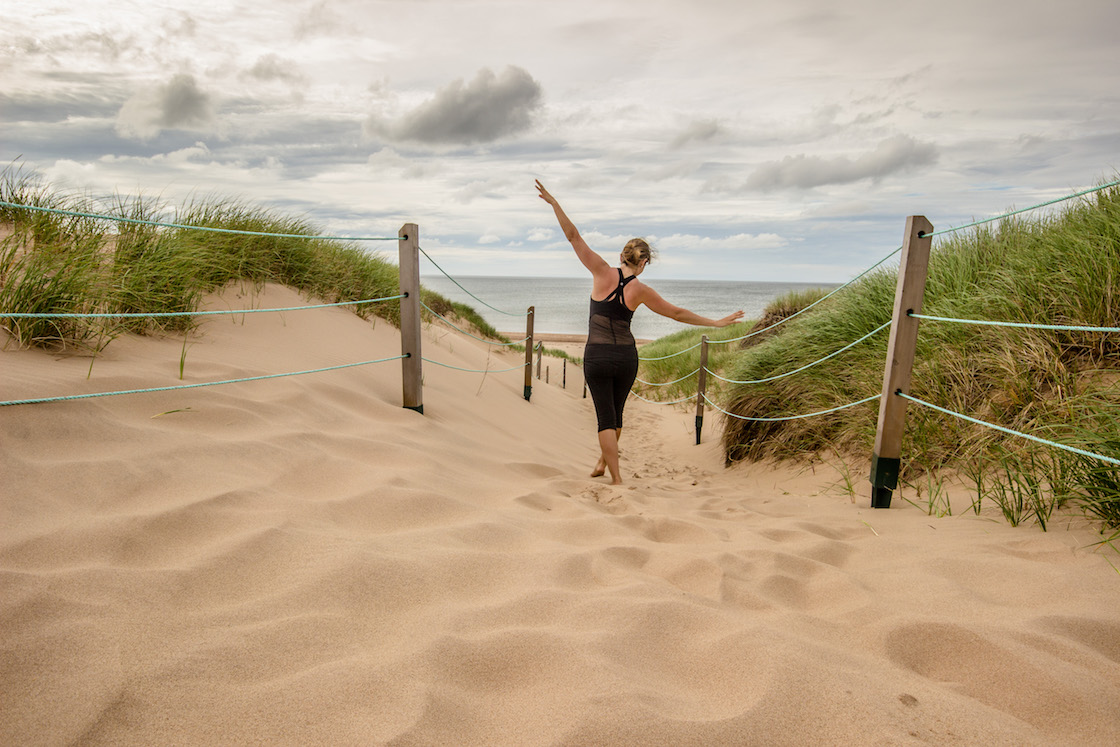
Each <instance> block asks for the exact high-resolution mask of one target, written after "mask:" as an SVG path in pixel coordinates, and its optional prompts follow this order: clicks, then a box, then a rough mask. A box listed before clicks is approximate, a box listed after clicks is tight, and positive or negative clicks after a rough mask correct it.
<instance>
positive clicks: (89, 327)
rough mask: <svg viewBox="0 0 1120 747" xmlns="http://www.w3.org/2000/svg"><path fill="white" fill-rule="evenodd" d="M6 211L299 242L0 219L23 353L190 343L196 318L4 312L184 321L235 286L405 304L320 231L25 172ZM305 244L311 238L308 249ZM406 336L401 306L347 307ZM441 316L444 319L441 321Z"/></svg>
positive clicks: (0, 252)
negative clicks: (164, 336)
mask: <svg viewBox="0 0 1120 747" xmlns="http://www.w3.org/2000/svg"><path fill="white" fill-rule="evenodd" d="M0 199H2V200H4V201H6V202H11V203H17V204H22V205H33V206H37V207H49V208H55V209H61V210H69V211H73V212H85V213H97V214H104V215H109V216H112V217H115V218H131V219H138V220H148V221H159V222H167V223H177V224H184V225H194V226H205V227H211V228H223V229H232V230H237V231H252V232H259V233H280V234H294V235H296V237H295V238H289V237H273V236H247V235H244V234H226V233H217V232H213V231H194V230H189V229H176V228H157V227H154V226H146V225H138V224H130V223H124V222H120V221H112V220H98V219H91V218H76V217H71V216H65V215H57V214H50V213H43V212H39V211H29V210H22V209H18V208H6V207H5V208H0V228H2V229H6V230H5V233H6V234H7V235H6V236H5V238H4V239H3V241H2V242H0V326H2V327H3V328H4V329H6V330H7V331H8V332H9V333H10V334H11V336H12V337H13V338H14V339H15V340H16V341H17V342H18V343H19V344H21V345H34V346H44V347H52V348H64V347H65V348H79V349H86V350H91V351H93V352H96V351H98V350H99V349H101V348H102V347H104V345H106V344H108V342H109V341H111V340H112V339H113V338H114V337H116V336H118V335H120V334H123V333H126V332H131V333H137V334H157V333H163V332H185V331H189V330H190V329H192V328H194V326H195V325H196V322H195V320H194V319H193V318H192V317H189V316H185V317H171V318H162V319H161V318H142V319H64V318H56V319H42V320H38V319H36V320H27V319H13V318H11V317H8V318H5V317H4V316H3V312H4V311H9V312H21V313H44V314H59V313H62V314H74V313H78V314H89V313H101V314H106V313H108V314H116V313H155V312H159V313H162V312H186V311H194V310H197V309H198V306H199V304H200V302H201V301H202V298H203V296H205V295H206V294H208V293H212V292H215V291H218V290H220V289H221V288H223V287H225V286H226V285H228V284H230V283H234V282H241V283H249V284H253V285H260V284H263V283H267V282H274V283H280V284H283V285H287V286H289V287H292V288H295V289H296V290H298V291H300V292H301V293H303V294H305V295H306V296H308V297H309V298H314V299H321V300H323V301H326V302H330V303H337V302H345V301H358V300H361V299H365V298H384V297H389V296H395V295H397V294H398V292H399V290H398V288H399V282H398V272H397V266H396V265H395V264H393V263H390V262H388V261H387V260H385V259H384V258H383V257H381V256H380V255H377V254H373V253H370V252H368V251H367V250H365V249H363V248H360V247H358V246H356V245H354V244H352V243H347V242H345V241H338V240H321V239H312V238H310V237H311V236H315V235H318V234H319V233H321V232H320V231H319V229H318V227H317V226H315V225H313V224H312V223H310V222H309V221H306V220H304V219H302V218H298V217H292V216H288V215H284V214H282V213H278V212H275V211H271V210H268V209H265V208H261V207H258V206H255V205H251V204H248V203H245V202H241V201H238V200H231V199H226V198H221V197H208V198H206V199H200V200H193V201H191V202H188V203H187V204H185V205H183V206H180V207H175V208H172V207H169V206H168V205H166V204H165V203H163V202H162V201H159V200H156V199H152V198H145V197H125V196H121V195H117V196H115V197H114V198H112V199H111V200H110V201H108V204H106V203H105V202H104V201H102V202H99V203H95V202H94V201H93V200H91V199H89V198H86V197H82V196H76V195H66V194H63V193H62V192H60V191H58V190H55V189H52V188H51V187H50V186H48V185H44V184H43V183H42V182H40V181H39V180H37V179H35V178H34V177H33V176H31V175H28V174H25V173H24V172H23V170H22V169H18V170H17V169H14V168H12V167H9V168H7V169H6V170H5V171H4V172H3V173H2V175H0ZM301 236H307V237H309V238H300V237H301ZM423 297H424V300H425V302H426V303H428V304H429V305H430V306H432V308H437V307H438V308H442V309H444V311H443V312H441V313H445V312H449V313H451V314H454V315H456V316H458V317H459V318H460V319H463V320H465V321H467V322H469V323H470V324H471V325H473V326H474V327H475V329H476V330H478V331H479V333H480V334H482V335H485V336H487V337H492V338H497V332H496V331H495V330H494V329H493V328H492V327H490V326H489V325H488V324H486V322H485V321H484V320H483V319H482V317H481V316H480V315H479V314H478V313H477V312H475V311H474V310H473V309H471V308H470V307H467V306H464V305H462V304H452V303H451V302H449V301H448V300H447V299H445V298H444V297H442V296H440V295H439V294H436V293H433V292H431V291H428V290H424V291H423ZM350 308H352V309H353V310H354V312H355V313H357V314H358V315H360V316H362V317H365V318H368V317H370V316H377V317H381V318H384V319H386V320H388V321H389V322H390V323H392V324H399V304H398V303H396V302H382V303H373V304H368V305H364V304H363V305H360V306H354V307H350ZM438 308H437V310H438Z"/></svg>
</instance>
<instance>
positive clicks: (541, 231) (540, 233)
mask: <svg viewBox="0 0 1120 747" xmlns="http://www.w3.org/2000/svg"><path fill="white" fill-rule="evenodd" d="M555 235H556V234H555V232H554V231H553V230H552V229H551V228H534V229H532V230H531V231H529V241H551V240H552V237H553V236H555Z"/></svg>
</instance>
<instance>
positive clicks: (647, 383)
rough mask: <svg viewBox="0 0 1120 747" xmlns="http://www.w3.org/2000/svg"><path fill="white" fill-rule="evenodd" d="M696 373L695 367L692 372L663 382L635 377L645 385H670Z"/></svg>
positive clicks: (697, 370) (697, 371) (698, 371)
mask: <svg viewBox="0 0 1120 747" xmlns="http://www.w3.org/2000/svg"><path fill="white" fill-rule="evenodd" d="M698 373H700V369H699V368H698V369H696V370H695V371H693V372H692V373H688V374H685V375H684V376H682V377H680V378H679V379H674V380H673V381H665V382H662V383H655V382H653V381H646V380H645V379H637V381H639V382H641V383H642V384H645V385H646V386H672V385H673V384H679V383H680V382H682V381H684V380H685V379H688V378H691V377H693V376H695V375H696V374H698ZM708 373H711V371H708Z"/></svg>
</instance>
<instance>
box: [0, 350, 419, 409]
mask: <svg viewBox="0 0 1120 747" xmlns="http://www.w3.org/2000/svg"><path fill="white" fill-rule="evenodd" d="M404 357H405V356H403V355H398V356H394V357H392V358H378V359H377V360H372V361H360V362H358V363H343V364H341V365H338V366H328V367H326V368H312V369H308V370H306V371H290V372H288V373H277V374H265V375H262V376H246V377H244V378H240V379H225V380H223V381H204V382H201V383H197V384H178V385H175V386H158V387H148V388H144V389H122V390H119V391H113V392H92V393H89V394H68V395H65V396H61V397H36V398H32V399H12V400H5V401H0V407H11V406H14V405H39V404H45V403H48V402H70V401H73V400H80V399H97V398H99V397H115V396H117V395H121V394H148V393H150V392H174V391H178V390H181V389H200V388H202V387H208V386H219V385H222V384H242V383H244V382H247V381H264V380H266V379H282V378H285V377H288V376H303V375H305V374H316V373H325V372H327V371H339V370H341V369H344V368H355V367H357V366H369V365H372V364H374V363H388V362H389V361H398V360H400V359H402V358H404Z"/></svg>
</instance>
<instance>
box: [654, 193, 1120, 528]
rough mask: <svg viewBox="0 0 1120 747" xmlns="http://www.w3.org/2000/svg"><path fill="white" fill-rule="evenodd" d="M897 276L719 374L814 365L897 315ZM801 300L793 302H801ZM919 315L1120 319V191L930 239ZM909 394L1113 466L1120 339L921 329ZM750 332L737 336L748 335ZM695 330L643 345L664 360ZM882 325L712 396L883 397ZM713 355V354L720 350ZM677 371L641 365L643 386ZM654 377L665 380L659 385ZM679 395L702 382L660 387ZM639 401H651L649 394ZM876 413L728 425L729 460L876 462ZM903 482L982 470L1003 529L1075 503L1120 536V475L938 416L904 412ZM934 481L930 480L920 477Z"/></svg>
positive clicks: (743, 405) (793, 406) (863, 289)
mask: <svg viewBox="0 0 1120 747" xmlns="http://www.w3.org/2000/svg"><path fill="white" fill-rule="evenodd" d="M896 278H897V267H894V268H888V267H884V268H880V269H878V270H876V271H875V272H873V273H871V274H869V275H867V276H865V277H864V278H862V279H861V280H860V281H859V282H857V283H855V284H853V285H852V286H851V287H849V288H846V289H844V290H842V291H840V292H839V293H837V294H836V295H834V296H833V297H831V298H829V299H827V300H826V301H824V302H823V303H821V304H820V305H818V306H817V307H815V308H814V309H812V310H810V311H809V312H808V313H806V314H803V315H801V316H799V317H798V318H796V319H793V320H791V321H789V322H788V323H786V324H783V325H782V326H780V327H779V328H778V329H777V331H776V332H775V333H773V334H771V335H769V336H768V337H767V339H765V340H763V341H762V342H760V343H758V344H757V345H754V346H752V347H749V348H747V349H744V350H735V351H729V352H730V353H731V354H730V355H724V356H721V357H720V358H719V359H717V360H716V361H715V363H714V365H710V367H711V368H713V369H714V370H719V371H720V373H721V375H723V376H725V377H726V378H730V379H738V380H757V379H764V378H768V377H771V376H775V375H777V374H781V373H784V372H787V371H791V370H794V369H797V368H800V367H801V366H804V365H807V364H809V363H811V362H813V361H816V360H818V359H820V358H823V357H824V356H826V355H828V354H830V353H832V352H833V351H835V350H838V349H840V348H842V347H844V346H845V345H847V344H848V343H850V342H853V341H854V340H856V339H858V338H860V337H862V336H863V335H865V334H867V333H869V332H871V331H872V330H874V329H875V328H876V327H878V326H879V325H881V324H883V323H884V322H888V321H890V318H891V313H892V308H893V302H894V293H895V284H896ZM794 305H796V304H794ZM922 312H923V313H924V314H927V315H934V316H944V317H956V318H966V319H982V320H1000V321H1011V322H1032V323H1040V324H1058V325H1069V326H1089V327H1118V326H1120V188H1117V187H1110V188H1107V189H1105V190H1102V191H1100V192H1097V193H1095V194H1093V195H1091V196H1088V197H1085V198H1082V199H1081V200H1080V201H1078V202H1076V203H1072V204H1071V205H1070V206H1068V207H1067V208H1066V209H1064V210H1062V211H1060V212H1056V213H1052V214H1048V215H1047V216H1044V217H1036V218H1034V219H1031V218H1030V216H1018V217H1014V218H1009V219H1005V220H1003V221H1002V222H999V223H997V224H987V225H985V226H983V227H980V228H977V229H973V230H971V231H968V232H959V233H955V234H949V235H948V236H947V237H946V238H944V239H941V240H935V243H934V247H933V251H932V254H931V259H930V266H929V278H928V282H927V285H926V291H925V298H924V303H923V308H922ZM919 330H920V331H919V336H918V347H917V356H916V361H915V365H914V369H913V376H912V386H911V393H912V394H913V395H914V396H915V397H918V398H921V399H924V400H927V401H929V402H932V403H934V404H937V405H939V406H941V407H945V408H948V409H950V410H954V411H956V412H960V413H962V414H966V415H970V416H972V417H975V418H979V419H981V420H986V421H988V422H993V423H998V424H1000V425H1003V426H1004V427H1007V428H1012V429H1014V430H1018V431H1021V432H1025V433H1031V434H1034V435H1038V436H1041V437H1043V438H1048V439H1050V440H1054V441H1058V442H1060V443H1065V444H1068V445H1071V446H1076V447H1079V448H1082V449H1085V450H1088V451H1092V452H1095V453H1098V454H1103V455H1105V456H1110V457H1114V458H1120V335H1117V334H1115V333H1098V332H1056V331H1040V330H1020V329H1010V328H998V327H982V326H975V325H958V324H951V323H943V322H932V321H923V322H921V324H920V327H919ZM740 334H742V332H740ZM693 337H694V338H695V340H698V339H699V334H694V335H691V336H689V337H683V336H680V337H679V338H677V339H674V338H665V339H664V340H660V341H658V343H657V347H656V348H655V347H654V346H653V345H651V346H648V347H646V348H644V349H643V351H642V354H643V356H646V355H649V354H650V353H651V352H652V351H653V350H656V351H657V354H658V355H665V354H667V353H668V352H672V350H671V349H669V348H672V347H673V346H676V348H677V349H681V348H683V347H687V346H688V345H690V344H692V343H693V342H694V340H693ZM888 337H889V335H888V330H883V331H882V332H881V333H879V334H877V335H874V336H872V337H871V338H869V339H867V340H866V341H864V342H863V343H860V344H859V345H857V346H855V347H854V348H852V349H851V350H849V351H848V352H846V353H844V354H842V355H840V356H838V357H836V358H834V359H832V360H829V361H827V362H825V363H822V364H820V365H818V366H816V367H814V368H811V369H809V370H807V371H804V372H802V373H799V374H796V375H793V376H790V377H787V378H783V379H779V380H776V381H772V382H768V383H764V384H750V385H735V384H729V385H724V386H723V387H722V389H719V388H718V385H717V394H716V395H715V396H712V399H713V401H716V402H718V403H720V404H721V406H723V407H724V408H725V409H727V410H728V411H729V412H732V413H735V414H736V415H741V416H745V417H762V418H772V417H782V416H791V415H800V414H804V413H810V412H817V411H821V410H827V409H830V408H833V407H837V406H840V405H843V404H847V403H849V402H853V401H856V400H859V399H863V398H865V397H868V396H873V395H876V394H878V393H879V392H880V391H881V390H882V385H883V384H882V382H883V369H884V361H885V358H886V351H887V341H888ZM714 349H716V348H713V350H714ZM694 358H695V353H689V354H687V355H685V356H680V358H679V359H677V360H679V361H681V363H680V364H679V365H678V364H673V366H674V370H673V371H657V370H653V369H652V365H651V364H643V372H645V375H642V378H646V379H647V380H649V381H653V380H655V379H656V380H660V381H668V380H672V379H674V378H677V377H678V376H682V375H684V374H685V373H687V370H684V369H688V370H691V368H695V366H696V363H695V361H694V360H693V359H694ZM658 377H659V378H658ZM667 389H669V390H670V392H671V394H672V395H674V396H664V397H663V398H664V399H677V398H680V397H683V396H688V393H689V392H692V393H694V392H695V380H690V381H687V382H684V383H683V384H681V385H674V387H672V388H667ZM643 396H648V395H646V394H645V393H644V392H643ZM877 415H878V402H877V401H872V402H870V403H867V404H863V405H858V406H856V407H853V408H849V409H846V410H841V411H839V412H835V413H831V414H829V415H824V416H820V417H814V418H807V419H803V420H790V421H780V422H751V421H744V420H738V419H734V418H725V419H724V433H723V448H724V452H725V455H726V457H727V459H728V461H729V462H732V461H736V460H742V459H749V460H759V459H795V458H800V457H817V456H819V455H822V454H830V453H836V454H840V455H843V456H846V457H848V458H850V459H851V460H853V461H856V462H858V461H864V460H865V461H866V463H868V464H869V463H870V457H871V451H872V446H873V441H874V437H875V428H876V421H877ZM906 418H907V419H906V430H905V436H904V440H903V447H902V453H903V474H902V478H903V480H904V481H911V482H912V481H914V480H916V479H918V477H919V476H922V475H925V474H927V473H930V472H940V471H942V470H949V471H955V472H958V473H961V474H968V475H974V476H975V477H976V482H977V494H978V495H977V502H976V503H975V504H974V505H977V506H978V505H981V504H983V503H984V502H985V501H986V502H987V505H995V506H1000V507H1001V511H1002V512H1003V513H1004V515H1005V516H1006V517H1007V519H1008V520H1009V521H1012V522H1013V523H1018V522H1020V521H1024V520H1029V521H1032V522H1033V523H1036V524H1038V525H1040V526H1042V527H1043V528H1045V527H1046V526H1047V524H1048V523H1050V522H1051V521H1052V512H1053V510H1054V508H1056V507H1061V506H1062V505H1065V504H1074V505H1081V506H1082V507H1083V508H1084V510H1085V511H1086V512H1087V513H1088V514H1089V515H1091V516H1093V517H1095V518H1097V519H1099V520H1100V521H1101V522H1102V524H1103V525H1104V526H1105V527H1106V528H1111V529H1112V530H1120V470H1118V469H1117V468H1115V467H1112V466H1110V465H1108V464H1107V463H1101V462H1100V461H1099V460H1092V459H1086V458H1083V457H1076V456H1074V455H1072V454H1069V453H1068V452H1063V451H1056V450H1052V449H1049V448H1048V447H1042V446H1038V445H1035V444H1032V443H1031V442H1028V441H1026V440H1024V439H1020V438H1016V437H1014V436H1007V435H1004V434H1002V433H999V432H997V431H993V430H991V429H988V428H984V427H982V426H975V425H972V424H969V423H966V422H964V421H961V420H959V419H957V418H953V417H951V416H947V415H942V414H940V413H937V412H935V411H932V410H928V409H926V408H922V407H921V406H920V405H916V404H910V405H909V407H908V409H907V416H906ZM925 479H928V478H923V480H925Z"/></svg>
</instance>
